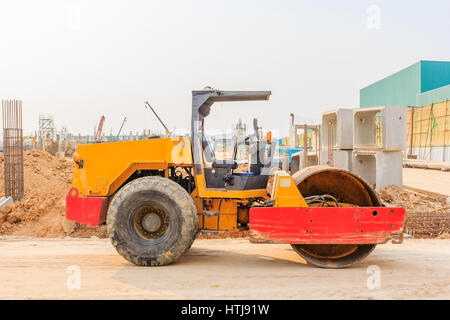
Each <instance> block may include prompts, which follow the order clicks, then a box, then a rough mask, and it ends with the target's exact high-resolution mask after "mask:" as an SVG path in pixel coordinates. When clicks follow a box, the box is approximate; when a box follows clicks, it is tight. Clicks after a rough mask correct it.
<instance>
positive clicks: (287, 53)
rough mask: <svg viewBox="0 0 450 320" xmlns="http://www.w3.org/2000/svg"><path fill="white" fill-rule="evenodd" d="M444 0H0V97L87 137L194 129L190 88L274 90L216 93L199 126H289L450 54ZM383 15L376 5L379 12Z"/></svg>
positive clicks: (30, 129) (29, 120)
mask: <svg viewBox="0 0 450 320" xmlns="http://www.w3.org/2000/svg"><path fill="white" fill-rule="evenodd" d="M449 12H450V2H449V1H447V0H428V1H389V0H385V1H365V0H355V1H332V0H323V1H299V0H298V1H293V0H279V1H262V0H252V1H249V0H224V1H219V0H209V1H206V0H191V1H188V0H180V1H168V0H164V1H163V0H159V1H150V0H146V1H137V0H129V1H106V0H98V1H95V0H93V1H82V0H78V1H77V0H73V1H61V0H53V1H50V0H40V1H21V0H15V1H8V0H2V1H1V2H0V98H1V99H14V98H15V99H21V100H22V101H23V127H24V133H25V134H30V133H34V131H35V130H37V128H38V118H39V114H51V115H53V117H54V119H55V122H56V124H57V126H58V128H60V127H61V126H67V127H68V129H69V131H70V132H72V133H74V134H78V133H82V134H92V133H93V130H94V126H96V125H97V124H98V121H99V119H100V117H101V116H102V115H105V117H106V122H105V125H104V132H105V133H107V134H109V132H110V131H111V129H112V131H113V133H114V134H116V133H117V131H118V130H119V127H120V124H121V122H122V119H123V118H124V117H125V116H126V117H127V120H128V121H127V122H126V123H125V126H124V132H127V133H128V132H129V131H130V130H133V132H135V131H140V132H141V131H142V130H143V129H151V130H161V129H162V128H161V126H160V125H159V123H158V122H157V120H156V119H155V117H154V116H153V114H151V112H150V111H149V110H148V109H147V110H146V109H144V101H145V100H149V101H150V103H151V104H152V105H153V106H154V107H155V108H156V110H157V112H158V113H159V114H160V116H161V118H162V119H163V120H164V121H165V122H166V124H167V125H168V126H169V129H172V130H173V129H175V128H178V129H186V130H188V129H189V126H190V117H191V114H190V112H191V90H195V89H201V88H203V87H204V86H206V85H208V86H212V87H214V88H218V89H222V90H271V91H272V97H271V99H270V101H268V102H245V103H223V104H218V105H216V106H215V108H214V109H213V110H212V112H211V116H210V117H209V118H208V119H207V127H208V128H217V129H220V130H225V129H230V128H231V127H232V126H233V125H234V124H235V123H236V122H237V120H238V118H242V119H243V120H244V121H245V122H247V123H249V124H250V123H251V119H252V118H253V117H256V118H258V120H259V123H260V125H261V126H263V127H264V128H266V129H279V130H281V135H287V133H288V126H289V114H290V113H291V112H293V113H294V114H295V115H296V117H297V121H298V122H300V121H301V120H313V119H320V118H321V113H322V112H323V111H326V110H330V109H334V108H336V107H346V108H356V107H358V106H359V89H361V88H363V87H365V86H367V85H369V84H370V83H372V82H375V81H377V80H379V79H380V78H382V77H385V76H387V75H389V74H392V73H394V72H396V71H398V70H400V69H402V68H404V67H407V66H409V65H411V64H413V63H415V62H417V61H419V60H450V42H449V41H448V40H449V37H448V32H449V30H450V18H449ZM378 14H379V15H378Z"/></svg>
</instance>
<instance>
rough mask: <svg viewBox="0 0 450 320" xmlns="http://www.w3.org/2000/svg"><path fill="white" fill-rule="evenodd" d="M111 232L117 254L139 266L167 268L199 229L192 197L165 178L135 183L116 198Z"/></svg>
mask: <svg viewBox="0 0 450 320" xmlns="http://www.w3.org/2000/svg"><path fill="white" fill-rule="evenodd" d="M106 223H107V231H108V235H109V237H110V238H111V242H112V244H113V246H114V247H115V248H116V250H117V252H118V253H119V254H120V255H121V256H122V257H124V258H125V259H126V260H128V261H130V262H131V263H134V264H136V265H139V266H163V265H168V264H170V263H172V262H174V261H176V260H177V259H178V258H180V257H181V256H182V255H183V254H184V253H185V252H186V251H187V250H188V249H189V248H190V247H191V245H192V243H193V241H194V240H195V234H196V232H197V229H198V217H197V209H196V207H195V205H194V202H193V200H192V198H191V196H190V195H189V194H188V193H187V192H186V190H185V189H183V188H182V187H181V186H180V185H178V184H177V183H175V182H173V181H171V180H169V179H166V178H163V177H156V176H155V177H143V178H139V179H136V180H133V181H131V182H129V183H128V184H126V185H125V186H124V187H123V188H122V189H120V190H119V191H118V192H117V193H116V194H115V195H114V197H113V199H112V201H111V203H110V205H109V209H108V216H107V221H106Z"/></svg>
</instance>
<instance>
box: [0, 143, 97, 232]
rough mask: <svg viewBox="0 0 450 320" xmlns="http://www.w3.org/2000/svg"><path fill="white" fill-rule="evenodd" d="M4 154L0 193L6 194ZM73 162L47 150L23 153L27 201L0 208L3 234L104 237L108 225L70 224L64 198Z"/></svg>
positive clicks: (70, 178)
mask: <svg viewBox="0 0 450 320" xmlns="http://www.w3.org/2000/svg"><path fill="white" fill-rule="evenodd" d="M3 166H4V157H3V155H0V196H4V167H3ZM72 174H73V161H72V160H70V159H58V158H56V157H54V156H52V155H50V154H49V153H48V152H44V151H38V150H30V151H25V152H24V182H25V200H24V201H23V202H16V203H15V204H13V205H10V206H5V207H4V208H2V210H1V211H0V235H22V236H36V237H64V236H67V235H69V236H77V237H90V236H93V235H96V236H104V235H105V230H104V229H105V228H92V227H91V228H90V227H86V226H81V225H78V224H74V223H70V222H68V221H67V220H66V218H65V197H66V195H67V192H68V191H69V190H70V187H71V182H72Z"/></svg>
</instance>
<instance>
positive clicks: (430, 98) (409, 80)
mask: <svg viewBox="0 0 450 320" xmlns="http://www.w3.org/2000/svg"><path fill="white" fill-rule="evenodd" d="M447 99H450V61H419V62H417V63H415V64H413V65H411V66H409V67H407V68H405V69H403V70H401V71H399V72H397V73H394V74H392V75H390V76H388V77H386V78H384V79H381V80H379V81H377V82H375V83H373V84H371V85H369V86H367V87H365V88H363V89H361V90H360V107H361V108H367V107H375V106H416V107H421V106H424V105H427V104H431V103H436V102H440V101H445V100H447Z"/></svg>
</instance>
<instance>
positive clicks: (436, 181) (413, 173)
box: [403, 168, 450, 196]
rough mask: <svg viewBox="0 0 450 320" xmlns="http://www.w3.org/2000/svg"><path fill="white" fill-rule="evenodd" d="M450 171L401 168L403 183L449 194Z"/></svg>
mask: <svg viewBox="0 0 450 320" xmlns="http://www.w3.org/2000/svg"><path fill="white" fill-rule="evenodd" d="M449 181H450V172H444V171H439V170H430V169H428V170H427V169H416V168H403V185H405V186H408V187H413V188H417V189H422V190H427V191H431V192H436V193H440V194H444V195H447V196H450V182H449Z"/></svg>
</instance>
